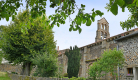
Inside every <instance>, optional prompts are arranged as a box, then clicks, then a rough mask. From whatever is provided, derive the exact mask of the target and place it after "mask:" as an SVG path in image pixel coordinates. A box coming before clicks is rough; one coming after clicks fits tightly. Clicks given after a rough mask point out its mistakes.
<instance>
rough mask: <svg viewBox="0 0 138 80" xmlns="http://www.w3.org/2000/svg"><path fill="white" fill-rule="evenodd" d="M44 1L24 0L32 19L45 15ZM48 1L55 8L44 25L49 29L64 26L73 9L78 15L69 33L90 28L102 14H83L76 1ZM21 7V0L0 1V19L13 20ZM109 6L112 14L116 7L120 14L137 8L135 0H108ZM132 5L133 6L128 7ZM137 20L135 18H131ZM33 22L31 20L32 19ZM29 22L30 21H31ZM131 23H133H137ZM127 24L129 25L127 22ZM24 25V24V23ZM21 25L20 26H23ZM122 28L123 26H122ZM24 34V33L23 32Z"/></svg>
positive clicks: (137, 4)
mask: <svg viewBox="0 0 138 80" xmlns="http://www.w3.org/2000/svg"><path fill="white" fill-rule="evenodd" d="M46 1H47V0H26V4H27V5H26V7H30V8H31V15H32V17H33V18H36V17H38V15H40V16H41V15H42V13H45V12H46V10H45V8H46ZM49 1H50V8H55V7H57V9H56V10H55V14H53V15H50V16H49V20H47V21H46V22H45V23H46V25H48V24H49V23H51V24H50V25H49V27H50V28H53V27H54V25H57V26H58V27H59V26H60V24H65V20H66V19H67V17H69V18H70V15H71V14H74V13H75V9H78V14H77V15H76V17H75V19H74V20H71V24H70V28H69V31H72V30H73V31H77V30H78V31H79V33H80V32H81V27H80V26H81V24H86V26H90V25H91V24H92V22H94V21H95V17H96V16H98V15H99V16H102V15H103V13H102V12H101V11H100V10H94V8H93V9H92V11H91V12H88V13H85V12H84V10H85V5H83V3H82V4H81V7H80V8H78V7H77V5H76V0H49ZM21 5H23V3H22V0H4V1H0V19H1V18H6V20H7V21H8V20H9V17H10V16H12V19H14V15H16V14H17V13H16V11H15V10H17V9H18V8H19V7H20V6H21ZM109 5H110V8H111V9H110V11H111V12H112V13H113V14H114V15H117V14H118V7H121V8H122V12H124V9H125V8H128V9H129V7H131V8H133V7H134V6H135V7H138V1H137V0H109ZM130 5H134V6H130ZM132 12H134V13H135V15H138V14H137V11H136V10H132ZM133 17H134V18H133V19H135V18H137V17H136V16H133ZM32 20H33V19H32ZM32 20H30V21H32ZM136 21H137V19H136V20H135V21H133V23H137V22H136ZM127 23H130V21H129V22H127ZM24 24H25V23H24ZM24 24H22V25H24ZM121 25H123V24H121ZM122 27H123V28H124V27H125V26H122ZM26 28H30V27H29V26H26ZM125 28H127V29H130V28H131V27H129V26H127V27H125ZM23 32H25V31H23Z"/></svg>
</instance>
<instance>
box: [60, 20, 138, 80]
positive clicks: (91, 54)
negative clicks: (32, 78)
mask: <svg viewBox="0 0 138 80" xmlns="http://www.w3.org/2000/svg"><path fill="white" fill-rule="evenodd" d="M97 24H98V26H97V31H96V38H95V42H94V43H91V44H88V45H85V46H82V47H79V49H80V53H81V54H82V56H81V60H80V69H79V74H78V76H79V77H85V78H87V77H88V69H89V68H90V66H92V64H93V62H95V61H96V60H97V59H98V58H99V57H100V56H101V54H102V53H103V52H104V50H108V49H111V50H113V49H114V48H117V45H118V43H115V40H116V39H120V38H123V37H125V36H128V35H130V36H131V34H133V33H135V32H138V28H135V29H133V30H129V31H127V32H124V33H121V34H118V35H115V36H112V37H110V33H109V23H108V22H107V20H106V19H105V18H102V19H100V20H98V23H97ZM101 33H103V34H101ZM105 33H106V34H105ZM101 37H102V38H101ZM133 37H135V38H133V39H138V37H137V36H136V35H135V36H133ZM129 38H130V39H131V37H129ZM124 40H125V39H124ZM128 41H129V40H128ZM128 41H126V42H119V44H121V43H128ZM131 41H133V40H131ZM135 44H136V45H138V42H136V43H135ZM122 46H123V45H122ZM132 46H134V45H132ZM132 46H131V47H132ZM128 48H129V47H128ZM124 49H125V48H124ZM137 49H138V48H137ZM66 50H69V49H65V50H59V51H58V53H59V55H58V60H59V62H60V64H62V65H63V74H64V73H67V63H68V58H67V56H66V55H65V51H66ZM124 53H125V52H124ZM131 53H133V51H132V52H131ZM131 56H132V55H131V54H130V57H131ZM136 61H138V58H137V60H136ZM134 69H136V68H134ZM118 71H121V70H118V69H116V72H117V73H118ZM125 72H127V71H125ZM125 72H123V71H121V73H125ZM121 73H120V76H121ZM135 73H136V72H135ZM135 75H136V74H135ZM102 78H103V79H105V80H112V79H113V76H112V75H111V74H107V75H105V76H104V77H102ZM124 78H126V74H124V75H123V76H121V78H120V79H123V80H126V79H124ZM127 79H128V78H127ZM133 80H135V79H133Z"/></svg>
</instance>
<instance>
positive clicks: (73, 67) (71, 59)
mask: <svg viewBox="0 0 138 80" xmlns="http://www.w3.org/2000/svg"><path fill="white" fill-rule="evenodd" d="M65 55H66V56H67V57H68V68H67V73H68V77H69V78H71V77H73V76H74V77H78V72H79V68H80V59H81V54H80V50H79V48H78V47H77V46H76V45H75V47H73V49H72V47H70V50H69V51H66V52H65Z"/></svg>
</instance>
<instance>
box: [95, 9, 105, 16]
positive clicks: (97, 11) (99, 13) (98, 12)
mask: <svg viewBox="0 0 138 80" xmlns="http://www.w3.org/2000/svg"><path fill="white" fill-rule="evenodd" d="M95 12H96V13H97V14H98V15H99V16H100V17H102V15H103V13H102V12H101V11H99V10H96V11H95Z"/></svg>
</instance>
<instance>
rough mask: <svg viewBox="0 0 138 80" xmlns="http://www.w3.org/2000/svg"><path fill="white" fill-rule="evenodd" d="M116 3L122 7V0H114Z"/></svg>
mask: <svg viewBox="0 0 138 80" xmlns="http://www.w3.org/2000/svg"><path fill="white" fill-rule="evenodd" d="M116 2H117V4H118V5H119V6H120V7H122V6H123V5H124V3H125V2H124V0H116Z"/></svg>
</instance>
